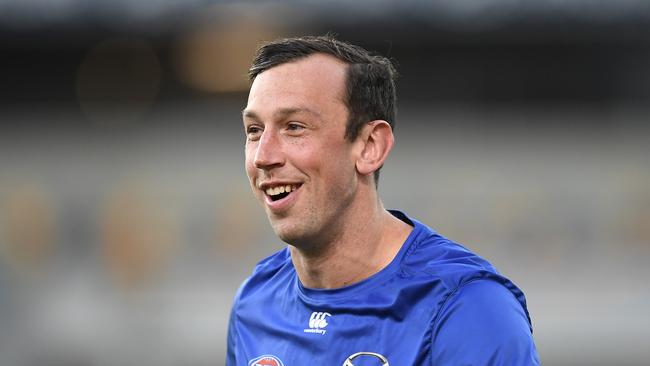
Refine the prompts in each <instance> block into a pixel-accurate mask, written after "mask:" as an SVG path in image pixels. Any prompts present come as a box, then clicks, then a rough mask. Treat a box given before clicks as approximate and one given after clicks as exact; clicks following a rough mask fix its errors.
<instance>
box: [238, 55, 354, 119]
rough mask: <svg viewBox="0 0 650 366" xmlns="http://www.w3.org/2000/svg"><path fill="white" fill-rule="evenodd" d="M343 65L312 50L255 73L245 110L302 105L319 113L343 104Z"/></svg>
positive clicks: (289, 107)
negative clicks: (309, 52)
mask: <svg viewBox="0 0 650 366" xmlns="http://www.w3.org/2000/svg"><path fill="white" fill-rule="evenodd" d="M346 72H347V65H346V64H345V63H344V62H343V61H340V60H338V59H336V58H335V57H333V56H329V55H324V54H315V55H311V56H308V57H305V58H303V59H299V60H296V61H293V62H288V63H285V64H281V65H278V66H275V67H272V68H270V69H268V70H266V71H264V72H262V73H261V74H259V75H258V76H257V77H256V78H255V81H254V82H253V85H252V86H251V90H250V93H249V95H248V105H247V107H246V111H248V112H254V113H256V114H259V113H265V112H273V110H275V109H291V108H304V109H310V110H313V111H315V112H316V113H319V114H326V113H327V112H328V111H329V109H331V108H335V109H340V108H341V107H345V103H344V98H345V80H346Z"/></svg>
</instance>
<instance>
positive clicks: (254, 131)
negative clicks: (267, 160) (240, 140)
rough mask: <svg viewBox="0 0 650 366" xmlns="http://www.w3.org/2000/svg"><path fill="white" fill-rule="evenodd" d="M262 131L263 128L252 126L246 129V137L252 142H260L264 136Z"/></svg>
mask: <svg viewBox="0 0 650 366" xmlns="http://www.w3.org/2000/svg"><path fill="white" fill-rule="evenodd" d="M262 131H263V130H262V128H261V127H259V126H257V125H251V126H248V127H246V136H247V137H248V139H249V140H251V141H255V140H259V138H260V136H261V135H262Z"/></svg>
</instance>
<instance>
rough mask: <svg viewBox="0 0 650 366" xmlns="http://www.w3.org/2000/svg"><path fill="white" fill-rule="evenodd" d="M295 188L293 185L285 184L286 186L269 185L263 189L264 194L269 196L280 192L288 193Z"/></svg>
mask: <svg viewBox="0 0 650 366" xmlns="http://www.w3.org/2000/svg"><path fill="white" fill-rule="evenodd" d="M295 190H296V187H295V186H292V185H290V184H287V185H286V186H278V187H270V188H267V189H266V190H265V192H266V194H267V195H269V196H277V195H278V194H280V193H285V192H286V193H289V192H293V191H295Z"/></svg>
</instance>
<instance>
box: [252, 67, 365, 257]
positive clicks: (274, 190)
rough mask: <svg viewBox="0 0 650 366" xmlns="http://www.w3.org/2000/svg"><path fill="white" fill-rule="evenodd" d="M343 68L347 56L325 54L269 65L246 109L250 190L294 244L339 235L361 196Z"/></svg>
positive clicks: (282, 235) (280, 233)
mask: <svg viewBox="0 0 650 366" xmlns="http://www.w3.org/2000/svg"><path fill="white" fill-rule="evenodd" d="M345 73H346V65H345V64H344V63H343V62H341V61H339V60H337V59H336V58H334V57H331V56H327V55H322V54H316V55H311V56H309V57H306V58H304V59H300V60H297V61H294V62H290V63H286V64H282V65H278V66H276V67H273V68H270V69H268V70H266V71H264V72H262V73H261V74H259V75H258V76H257V78H256V79H255V81H254V82H253V85H252V87H251V90H250V94H249V96H248V105H247V106H246V109H245V110H244V112H243V118H244V128H245V131H246V135H247V140H246V173H247V174H248V178H249V181H250V184H251V188H252V189H253V192H254V194H255V196H256V197H257V199H258V200H259V201H260V202H261V203H262V205H263V206H264V208H265V211H266V214H267V215H268V217H269V221H270V222H271V225H272V226H273V230H274V231H275V233H276V234H277V235H278V236H279V237H280V238H281V239H282V240H283V241H285V242H287V243H290V244H292V245H298V246H299V245H300V243H301V241H309V240H314V239H320V240H323V239H326V238H327V236H328V235H333V233H335V232H336V229H337V227H339V226H340V224H341V220H342V216H343V215H344V213H345V212H346V208H347V207H349V206H350V203H351V202H353V200H354V197H355V192H356V187H357V176H356V169H355V161H354V157H353V147H354V144H353V143H351V142H349V141H348V140H347V139H346V138H345V128H346V122H347V119H348V110H347V107H346V105H345V103H344V95H345V93H344V87H345V79H346V74H345ZM287 192H288V194H287Z"/></svg>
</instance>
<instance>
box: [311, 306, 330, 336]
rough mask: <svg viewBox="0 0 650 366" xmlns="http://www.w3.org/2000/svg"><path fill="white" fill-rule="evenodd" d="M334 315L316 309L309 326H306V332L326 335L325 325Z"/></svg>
mask: <svg viewBox="0 0 650 366" xmlns="http://www.w3.org/2000/svg"><path fill="white" fill-rule="evenodd" d="M330 316H332V314H330V313H325V312H322V311H314V312H313V313H311V316H310V317H309V328H305V333H317V334H321V335H325V332H327V330H326V329H325V327H327V325H328V324H329V323H328V322H327V318H328V317H330Z"/></svg>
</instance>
